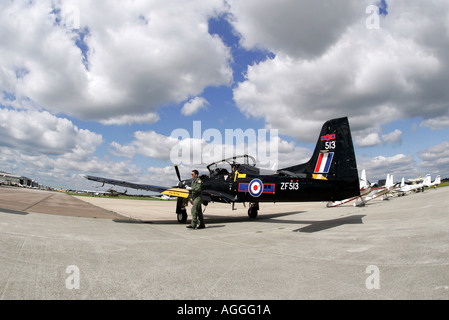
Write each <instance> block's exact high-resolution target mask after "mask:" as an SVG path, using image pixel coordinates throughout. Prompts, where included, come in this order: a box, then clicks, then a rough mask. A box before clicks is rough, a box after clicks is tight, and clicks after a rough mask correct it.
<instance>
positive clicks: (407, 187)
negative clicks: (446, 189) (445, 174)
mask: <svg viewBox="0 0 449 320" xmlns="http://www.w3.org/2000/svg"><path fill="white" fill-rule="evenodd" d="M431 181H432V180H431V178H430V175H426V177H425V178H424V181H423V182H421V183H416V184H405V183H404V178H402V182H401V187H400V188H399V189H397V190H395V192H396V193H398V194H399V195H405V194H406V193H410V192H412V191H414V192H420V191H424V187H426V186H428V185H430V184H431Z"/></svg>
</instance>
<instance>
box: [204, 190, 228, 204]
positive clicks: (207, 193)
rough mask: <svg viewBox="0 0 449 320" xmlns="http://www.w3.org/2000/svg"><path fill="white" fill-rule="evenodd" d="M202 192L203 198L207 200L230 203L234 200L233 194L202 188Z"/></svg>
mask: <svg viewBox="0 0 449 320" xmlns="http://www.w3.org/2000/svg"><path fill="white" fill-rule="evenodd" d="M202 193H203V198H206V200H209V201H216V202H224V203H231V202H235V200H236V198H235V196H233V195H231V194H228V193H225V192H221V191H217V190H203V192H202Z"/></svg>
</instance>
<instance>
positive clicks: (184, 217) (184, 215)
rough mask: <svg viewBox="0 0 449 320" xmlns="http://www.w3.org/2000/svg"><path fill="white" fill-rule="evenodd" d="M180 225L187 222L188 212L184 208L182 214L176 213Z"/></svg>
mask: <svg viewBox="0 0 449 320" xmlns="http://www.w3.org/2000/svg"><path fill="white" fill-rule="evenodd" d="M176 215H177V218H178V222H179V223H186V222H187V210H186V208H182V212H179V213H176Z"/></svg>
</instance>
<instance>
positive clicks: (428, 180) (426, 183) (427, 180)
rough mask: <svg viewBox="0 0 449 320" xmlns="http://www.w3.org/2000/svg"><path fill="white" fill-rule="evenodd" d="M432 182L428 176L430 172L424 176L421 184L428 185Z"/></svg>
mask: <svg viewBox="0 0 449 320" xmlns="http://www.w3.org/2000/svg"><path fill="white" fill-rule="evenodd" d="M431 183H432V178H431V176H430V174H428V175H426V177H425V178H424V181H423V186H424V187H430V184H431Z"/></svg>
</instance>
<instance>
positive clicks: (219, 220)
mask: <svg viewBox="0 0 449 320" xmlns="http://www.w3.org/2000/svg"><path fill="white" fill-rule="evenodd" d="M304 212H307V211H292V212H284V213H273V214H263V215H260V216H258V217H257V218H256V219H250V218H248V217H247V216H238V217H235V216H233V217H228V216H213V217H205V219H204V221H205V224H206V228H208V229H209V228H221V227H225V226H226V225H225V224H223V223H237V222H247V223H252V222H266V223H281V224H296V225H303V224H306V225H307V226H305V227H302V228H299V229H295V230H293V232H305V233H314V232H319V231H322V230H326V229H331V228H336V227H339V226H342V225H345V224H363V220H362V218H363V217H365V215H353V216H347V217H342V218H337V219H331V220H320V221H314V220H285V219H282V220H276V218H280V217H286V216H290V215H296V214H301V213H304ZM113 221H114V222H117V223H136V224H179V222H178V221H177V220H175V219H173V220H171V219H170V220H157V221H147V220H134V219H129V220H128V219H114V220H113Z"/></svg>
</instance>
